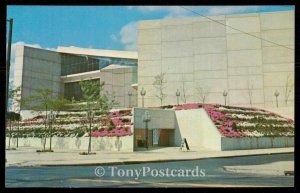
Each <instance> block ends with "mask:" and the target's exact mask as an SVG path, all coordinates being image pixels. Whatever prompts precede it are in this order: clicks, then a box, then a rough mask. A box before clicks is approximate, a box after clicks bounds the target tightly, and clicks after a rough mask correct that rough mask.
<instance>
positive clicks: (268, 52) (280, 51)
mask: <svg viewBox="0 0 300 193" xmlns="http://www.w3.org/2000/svg"><path fill="white" fill-rule="evenodd" d="M294 53H295V50H290V49H287V48H284V47H279V46H274V47H263V51H262V54H263V62H264V63H290V62H292V63H293V62H294Z"/></svg>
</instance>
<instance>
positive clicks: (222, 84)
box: [194, 79, 227, 93]
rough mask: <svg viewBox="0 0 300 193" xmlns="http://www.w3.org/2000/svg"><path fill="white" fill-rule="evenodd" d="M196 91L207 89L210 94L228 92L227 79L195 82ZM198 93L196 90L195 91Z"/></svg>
mask: <svg viewBox="0 0 300 193" xmlns="http://www.w3.org/2000/svg"><path fill="white" fill-rule="evenodd" d="M194 84H195V86H194V87H195V89H196V88H197V87H204V88H207V90H208V92H223V91H224V90H227V79H205V80H195V82H194ZM194 93H196V90H195V91H194Z"/></svg>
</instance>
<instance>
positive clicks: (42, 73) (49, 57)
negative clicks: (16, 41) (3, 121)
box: [13, 45, 61, 110]
mask: <svg viewBox="0 0 300 193" xmlns="http://www.w3.org/2000/svg"><path fill="white" fill-rule="evenodd" d="M60 70H61V68H60V56H59V54H58V53H56V52H54V51H49V50H43V49H39V48H31V47H26V46H24V45H18V46H16V61H15V66H14V86H15V87H17V86H21V97H22V98H28V97H30V96H32V95H33V94H34V93H35V89H44V88H50V89H52V90H53V97H54V98H58V97H60V95H61V90H60V88H61V81H60ZM17 108H18V107H13V110H14V109H17ZM21 109H26V108H25V107H23V106H22V107H21Z"/></svg>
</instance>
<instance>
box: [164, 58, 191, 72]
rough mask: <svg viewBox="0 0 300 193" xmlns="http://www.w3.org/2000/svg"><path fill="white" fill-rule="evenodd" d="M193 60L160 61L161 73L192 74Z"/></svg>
mask: <svg viewBox="0 0 300 193" xmlns="http://www.w3.org/2000/svg"><path fill="white" fill-rule="evenodd" d="M193 66H194V64H193V58H192V57H181V58H164V59H163V60H162V72H163V73H193Z"/></svg>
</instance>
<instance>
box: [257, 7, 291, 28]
mask: <svg viewBox="0 0 300 193" xmlns="http://www.w3.org/2000/svg"><path fill="white" fill-rule="evenodd" d="M260 23H261V29H262V30H270V29H285V28H294V27H295V25H294V23H295V12H294V11H286V12H275V13H261V14H260Z"/></svg>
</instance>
